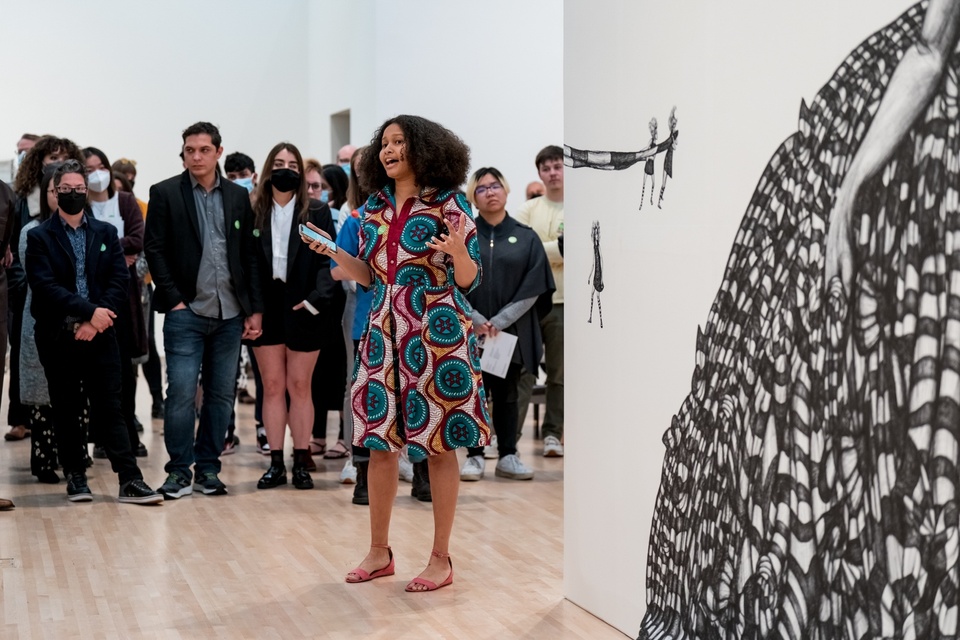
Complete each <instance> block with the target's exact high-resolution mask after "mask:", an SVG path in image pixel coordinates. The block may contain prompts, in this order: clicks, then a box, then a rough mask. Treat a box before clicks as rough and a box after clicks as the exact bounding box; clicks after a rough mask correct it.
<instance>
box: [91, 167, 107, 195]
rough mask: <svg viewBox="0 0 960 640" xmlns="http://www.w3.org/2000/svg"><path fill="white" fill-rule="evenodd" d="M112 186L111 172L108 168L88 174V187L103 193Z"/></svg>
mask: <svg viewBox="0 0 960 640" xmlns="http://www.w3.org/2000/svg"><path fill="white" fill-rule="evenodd" d="M109 186H110V172H109V171H107V170H106V169H97V170H96V171H94V172H93V173H91V174H90V175H88V176H87V188H88V189H90V191H94V192H96V193H103V192H104V191H106V190H107V187H109Z"/></svg>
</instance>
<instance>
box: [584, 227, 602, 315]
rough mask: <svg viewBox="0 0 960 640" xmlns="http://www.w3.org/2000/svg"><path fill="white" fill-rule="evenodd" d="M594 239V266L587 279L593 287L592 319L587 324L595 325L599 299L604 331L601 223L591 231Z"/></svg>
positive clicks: (599, 312)
mask: <svg viewBox="0 0 960 640" xmlns="http://www.w3.org/2000/svg"><path fill="white" fill-rule="evenodd" d="M590 235H591V236H592V237H593V266H592V267H590V275H589V276H588V277H587V284H592V285H593V290H592V291H591V292H590V317H589V318H587V322H589V323H591V324H592V323H593V298H594V296H596V298H597V316H598V317H599V318H600V328H601V329H603V306H601V304H600V293H601V292H602V291H603V256H602V255H601V254H600V222H599V221H598V220H594V221H593V227H592V228H591V230H590Z"/></svg>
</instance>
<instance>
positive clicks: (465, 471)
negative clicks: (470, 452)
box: [460, 456, 486, 482]
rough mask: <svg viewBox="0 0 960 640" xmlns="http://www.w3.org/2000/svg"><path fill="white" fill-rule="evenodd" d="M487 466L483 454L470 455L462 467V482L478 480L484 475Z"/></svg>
mask: <svg viewBox="0 0 960 640" xmlns="http://www.w3.org/2000/svg"><path fill="white" fill-rule="evenodd" d="M485 466H486V464H485V461H484V459H483V456H469V457H467V461H466V462H464V463H463V468H462V469H460V481H461V482H476V481H477V480H479V479H480V478H482V477H483V471H484V467H485Z"/></svg>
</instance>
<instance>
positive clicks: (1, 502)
mask: <svg viewBox="0 0 960 640" xmlns="http://www.w3.org/2000/svg"><path fill="white" fill-rule="evenodd" d="M11 510H13V501H12V500H7V499H6V498H0V511H11Z"/></svg>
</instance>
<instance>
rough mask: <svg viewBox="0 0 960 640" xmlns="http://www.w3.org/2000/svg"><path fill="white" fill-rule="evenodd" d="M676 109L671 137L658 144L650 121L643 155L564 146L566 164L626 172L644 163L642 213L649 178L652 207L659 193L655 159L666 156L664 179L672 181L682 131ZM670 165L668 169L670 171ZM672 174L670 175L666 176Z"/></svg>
mask: <svg viewBox="0 0 960 640" xmlns="http://www.w3.org/2000/svg"><path fill="white" fill-rule="evenodd" d="M676 111H677V108H676V107H673V108H672V109H671V110H670V136H669V137H668V138H666V139H665V140H663V141H661V142H657V119H656V118H653V119H651V120H650V124H649V129H650V143H649V145H648V146H647V147H645V148H643V149H641V150H640V151H588V150H585V149H576V148H574V147H571V146H570V145H566V144H565V145H563V164H564V165H565V166H567V167H570V168H572V169H579V168H581V167H587V168H589V169H599V170H601V171H623V170H624V169H629V168H630V167H632V166H633V165H635V164H637V163H638V162H643V163H644V166H643V186H642V189H641V195H640V209H643V199H644V197H645V194H646V189H647V178H648V177H649V178H650V183H651V186H650V204H651V205H652V204H653V194H654V192H655V191H656V184H655V182H656V180H655V177H654V175H655V173H656V169H655V167H654V159H655V158H656V156H657V155H659V154H661V153H663V154H665V156H666V159H665V160H664V172H665V175H669V176H670V177H673V151H674V150H675V149H676V148H677V138H678V137H679V135H680V131H679V130H678V129H677V118H676V115H675V114H676ZM667 163H669V169H668V168H667ZM667 172H669V173H667ZM660 200H661V203H662V201H663V189H662V188H661V190H660Z"/></svg>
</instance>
